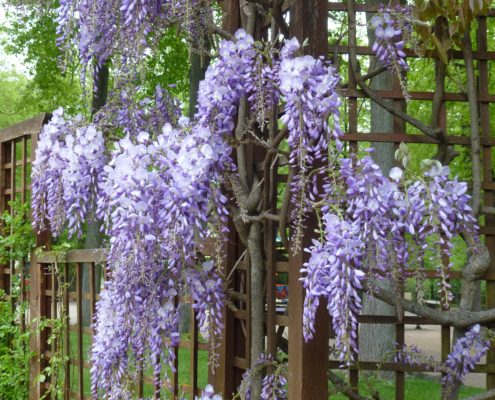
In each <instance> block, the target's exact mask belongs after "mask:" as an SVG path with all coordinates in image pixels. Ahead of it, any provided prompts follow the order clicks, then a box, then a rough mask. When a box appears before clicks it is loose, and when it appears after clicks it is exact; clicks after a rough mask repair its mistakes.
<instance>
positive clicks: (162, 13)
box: [56, 0, 212, 79]
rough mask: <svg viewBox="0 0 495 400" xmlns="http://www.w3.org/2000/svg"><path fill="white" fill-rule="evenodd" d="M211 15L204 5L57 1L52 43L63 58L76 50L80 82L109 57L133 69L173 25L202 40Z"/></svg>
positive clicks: (161, 0)
mask: <svg viewBox="0 0 495 400" xmlns="http://www.w3.org/2000/svg"><path fill="white" fill-rule="evenodd" d="M193 3H195V4H193ZM185 10H191V12H192V13H193V14H195V15H196V14H197V18H190V17H191V15H192V14H191V12H184V11H185ZM211 12H212V11H211V4H210V1H208V0H206V1H201V2H197V1H195V0H139V1H138V0H105V1H99V0H61V1H60V6H59V8H58V9H57V13H58V16H57V19H56V22H57V35H58V38H57V43H58V45H59V47H60V48H61V49H62V50H63V51H64V52H67V53H70V51H71V47H72V46H74V45H75V46H76V47H77V48H78V49H79V58H80V61H81V64H82V66H83V68H82V78H83V79H84V78H85V74H86V70H87V69H88V67H90V66H91V65H92V63H93V62H95V66H96V69H98V68H101V67H102V66H103V65H104V64H105V62H106V61H107V60H109V58H110V57H111V56H115V55H117V57H115V58H116V59H117V60H118V61H117V62H119V63H120V64H122V66H123V67H124V69H125V68H127V67H129V68H130V69H135V65H136V64H137V60H138V59H139V58H141V56H143V55H144V54H145V52H146V51H147V49H149V47H150V45H151V44H152V43H151V41H152V40H157V39H158V38H159V37H160V36H161V34H162V33H163V32H165V29H167V28H168V27H170V26H171V25H173V24H176V25H177V26H178V27H179V28H181V27H187V29H184V31H185V33H186V34H189V32H192V33H191V36H192V37H193V39H195V38H201V37H204V34H205V32H206V30H207V26H208V24H209V23H210V21H211ZM74 32H76V33H74Z"/></svg>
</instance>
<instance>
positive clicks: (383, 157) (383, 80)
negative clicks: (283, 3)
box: [359, 0, 395, 362]
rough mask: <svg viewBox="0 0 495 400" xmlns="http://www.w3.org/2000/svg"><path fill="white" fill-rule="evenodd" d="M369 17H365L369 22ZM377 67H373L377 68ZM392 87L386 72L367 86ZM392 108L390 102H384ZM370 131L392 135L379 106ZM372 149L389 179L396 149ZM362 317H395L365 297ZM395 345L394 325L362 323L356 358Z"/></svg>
mask: <svg viewBox="0 0 495 400" xmlns="http://www.w3.org/2000/svg"><path fill="white" fill-rule="evenodd" d="M368 3H370V4H379V3H381V2H380V1H376V0H368ZM370 18H371V16H369V15H368V16H367V19H368V20H369V19H370ZM368 40H369V43H370V44H372V43H373V42H374V41H375V32H374V31H373V30H372V29H369V30H368ZM376 67H377V66H375V68H376ZM392 86H393V76H392V74H391V73H390V72H388V71H386V72H384V73H382V74H380V75H378V76H376V77H374V78H373V79H372V81H371V83H370V87H371V89H375V90H376V89H381V90H390V89H392ZM385 101H386V102H388V103H389V104H390V105H392V100H385ZM371 132H379V133H392V132H393V116H392V115H391V114H390V113H389V112H388V111H386V110H384V109H383V108H382V107H380V106H379V105H377V104H375V103H374V102H371ZM372 146H373V147H374V148H375V152H374V154H373V158H374V159H375V162H376V163H377V164H378V165H379V166H380V169H381V170H382V173H383V174H384V175H387V176H388V172H389V171H390V169H391V168H392V167H393V166H394V152H395V147H394V144H393V143H372ZM378 284H379V285H383V286H384V287H387V288H390V287H392V286H393V282H391V281H390V280H383V281H381V282H379V283H378ZM362 314H363V315H392V316H393V315H395V308H394V307H393V306H391V305H389V304H387V303H384V302H383V301H380V300H377V299H375V298H373V297H372V296H368V295H366V294H365V295H364V298H363V309H362ZM394 342H395V326H394V325H392V324H361V325H360V329H359V359H360V360H362V361H378V362H379V361H383V360H384V356H385V355H386V354H389V353H390V351H391V350H392V349H393V347H394V346H393V343H394Z"/></svg>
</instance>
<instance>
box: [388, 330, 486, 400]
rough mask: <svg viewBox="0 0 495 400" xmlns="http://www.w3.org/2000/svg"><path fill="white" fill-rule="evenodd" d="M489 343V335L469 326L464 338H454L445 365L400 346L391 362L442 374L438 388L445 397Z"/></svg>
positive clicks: (480, 356)
mask: <svg viewBox="0 0 495 400" xmlns="http://www.w3.org/2000/svg"><path fill="white" fill-rule="evenodd" d="M492 340H493V332H490V331H488V330H486V329H483V328H481V326H480V325H479V324H476V325H473V326H472V327H471V328H470V329H469V330H468V331H467V332H466V333H465V335H464V336H462V337H460V338H459V339H457V341H456V342H455V344H454V346H453V347H452V351H451V352H450V354H449V355H448V356H447V359H446V360H445V362H443V363H440V362H439V361H436V360H434V359H433V357H431V355H427V354H425V353H424V352H422V351H421V350H420V349H418V348H417V347H416V346H414V345H412V346H406V345H403V346H402V347H401V348H400V349H398V350H397V353H396V355H395V357H394V359H395V362H399V363H404V364H409V365H413V366H414V365H418V366H422V367H426V368H427V369H428V371H435V372H443V374H444V375H443V377H442V389H443V392H444V394H446V395H448V394H449V393H450V391H451V390H452V389H453V388H455V387H456V385H457V384H458V383H460V382H462V381H463V380H464V378H465V377H466V375H467V374H469V373H470V372H472V371H473V370H474V368H475V367H476V364H477V363H478V362H480V360H481V359H482V358H483V357H484V356H485V355H486V353H487V352H488V350H489V349H490V346H491V342H492Z"/></svg>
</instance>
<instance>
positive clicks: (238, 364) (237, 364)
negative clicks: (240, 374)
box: [232, 357, 249, 369]
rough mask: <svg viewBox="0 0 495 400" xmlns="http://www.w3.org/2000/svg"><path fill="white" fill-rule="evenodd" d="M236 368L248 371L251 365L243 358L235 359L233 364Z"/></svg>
mask: <svg viewBox="0 0 495 400" xmlns="http://www.w3.org/2000/svg"><path fill="white" fill-rule="evenodd" d="M232 364H233V365H234V367H237V368H241V369H248V368H249V363H248V362H247V360H246V359H245V358H241V357H234V360H233V363H232Z"/></svg>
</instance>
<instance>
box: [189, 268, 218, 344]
mask: <svg viewBox="0 0 495 400" xmlns="http://www.w3.org/2000/svg"><path fill="white" fill-rule="evenodd" d="M187 283H188V285H189V288H190V289H191V294H192V299H193V309H194V310H196V312H197V313H198V325H199V328H200V331H201V332H202V333H203V335H205V336H206V335H207V333H208V332H213V335H214V336H216V337H221V336H222V327H223V322H222V306H223V304H224V293H223V291H221V290H219V288H221V287H222V285H223V281H222V278H221V277H220V276H219V274H218V271H217V270H216V268H215V264H214V262H213V261H212V260H208V261H205V262H203V263H202V265H201V268H200V269H199V270H198V269H191V270H190V271H189V275H188V277H187ZM207 317H208V318H207ZM207 319H208V320H207Z"/></svg>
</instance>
